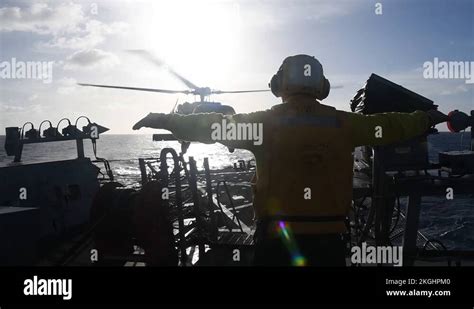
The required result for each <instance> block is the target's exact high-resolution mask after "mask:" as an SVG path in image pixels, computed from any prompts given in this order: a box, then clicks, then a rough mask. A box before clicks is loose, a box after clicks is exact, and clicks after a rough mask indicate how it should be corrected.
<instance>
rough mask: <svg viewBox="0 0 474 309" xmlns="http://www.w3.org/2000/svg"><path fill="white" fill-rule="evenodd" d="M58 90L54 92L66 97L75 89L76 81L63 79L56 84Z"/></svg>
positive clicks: (67, 78)
mask: <svg viewBox="0 0 474 309" xmlns="http://www.w3.org/2000/svg"><path fill="white" fill-rule="evenodd" d="M56 83H57V84H58V88H57V90H56V92H57V93H58V94H62V95H68V94H71V93H72V92H74V90H75V89H76V88H77V81H76V80H75V79H74V78H69V77H64V78H61V79H60V80H58V81H57V82H56Z"/></svg>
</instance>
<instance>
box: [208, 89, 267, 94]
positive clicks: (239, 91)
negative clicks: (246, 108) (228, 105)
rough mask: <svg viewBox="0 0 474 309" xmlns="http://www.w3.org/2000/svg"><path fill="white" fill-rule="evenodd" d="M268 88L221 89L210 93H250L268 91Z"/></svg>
mask: <svg viewBox="0 0 474 309" xmlns="http://www.w3.org/2000/svg"><path fill="white" fill-rule="evenodd" d="M268 91H270V90H269V89H268V90H236V91H222V90H212V91H211V94H223V93H250V92H268Z"/></svg>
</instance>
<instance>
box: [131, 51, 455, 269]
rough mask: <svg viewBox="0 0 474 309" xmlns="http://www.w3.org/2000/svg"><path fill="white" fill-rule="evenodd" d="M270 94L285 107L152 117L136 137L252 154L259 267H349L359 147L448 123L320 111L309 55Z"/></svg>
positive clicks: (290, 64) (316, 68)
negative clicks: (149, 131)
mask: <svg viewBox="0 0 474 309" xmlns="http://www.w3.org/2000/svg"><path fill="white" fill-rule="evenodd" d="M270 88H271V90H272V92H273V93H274V94H275V95H276V96H277V97H281V98H282V100H283V103H282V104H279V105H276V106H274V107H273V108H271V109H269V110H266V111H259V112H254V113H249V114H235V115H223V114H219V113H203V114H191V115H179V114H154V113H150V114H149V115H148V116H146V117H145V118H143V119H142V120H140V121H139V122H138V123H137V124H135V126H134V127H133V129H134V130H137V129H140V128H141V127H150V128H159V129H166V130H169V131H171V132H173V134H174V135H175V137H176V138H178V139H181V140H185V141H190V142H192V141H197V142H202V143H215V142H219V143H222V144H224V145H225V146H227V147H231V148H241V149H247V150H250V151H251V152H252V153H253V154H254V156H255V160H256V165H257V171H256V184H255V196H254V208H255V213H256V216H257V219H258V221H257V232H256V233H257V237H256V253H255V263H256V264H257V265H313V266H344V265H345V243H344V241H343V240H342V238H341V235H342V233H344V232H345V224H344V219H345V217H346V216H347V214H348V212H349V209H350V206H351V201H352V177H353V151H354V147H356V146H362V145H387V144H391V143H394V142H399V141H403V140H407V139H410V138H413V137H415V136H418V135H421V134H423V133H425V132H426V131H427V130H428V129H429V128H430V127H431V126H433V125H435V124H437V123H441V122H444V121H446V120H447V116H446V115H444V114H442V113H441V112H438V111H435V110H433V111H430V112H423V111H416V112H413V113H381V114H373V115H362V114H356V113H350V112H345V111H339V110H336V109H335V108H334V107H331V106H326V105H323V104H321V103H320V102H319V101H320V100H323V99H324V98H326V97H327V96H328V94H329V89H330V85H329V81H328V80H327V79H326V78H325V77H324V74H323V68H322V66H321V64H320V63H319V61H318V60H316V59H315V58H314V57H311V56H307V55H296V56H292V57H288V58H286V59H285V60H284V62H283V64H282V65H281V67H280V69H279V71H278V72H277V73H276V74H275V75H274V76H273V78H272V80H271V82H270ZM222 125H225V126H227V129H235V128H237V131H238V130H239V128H240V129H242V128H246V129H249V128H253V129H254V130H258V129H259V128H260V129H261V131H263V132H259V133H260V136H259V139H258V140H256V139H255V136H257V135H256V134H253V135H251V134H241V135H240V136H239V135H238V134H233V135H230V136H225V134H218V133H219V132H218V130H217V128H219V130H220V129H222V128H221V127H220V126H222ZM238 125H241V126H240V127H239V126H238ZM377 131H378V132H379V133H381V134H376V133H377ZM241 133H243V131H242V132H241ZM254 133H255V132H254ZM243 135H245V138H243V137H244V136H243ZM229 137H230V138H229ZM232 137H233V138H232ZM239 137H240V139H239ZM224 138H225V140H224Z"/></svg>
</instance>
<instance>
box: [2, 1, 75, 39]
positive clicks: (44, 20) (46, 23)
mask: <svg viewBox="0 0 474 309" xmlns="http://www.w3.org/2000/svg"><path fill="white" fill-rule="evenodd" d="M83 20H84V14H83V11H82V8H81V6H80V5H78V4H74V3H62V4H59V5H57V6H55V7H50V6H49V5H48V4H46V3H33V4H31V5H30V6H29V7H25V8H20V7H3V8H0V31H4V32H11V31H27V32H34V33H38V34H57V33H59V32H74V31H76V30H77V26H78V24H79V23H81V22H82V21H83Z"/></svg>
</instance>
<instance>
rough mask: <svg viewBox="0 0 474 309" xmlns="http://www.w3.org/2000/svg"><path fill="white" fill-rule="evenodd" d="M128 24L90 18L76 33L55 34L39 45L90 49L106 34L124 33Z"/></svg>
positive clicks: (102, 39) (101, 40) (103, 38)
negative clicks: (104, 21) (107, 22)
mask: <svg viewBox="0 0 474 309" xmlns="http://www.w3.org/2000/svg"><path fill="white" fill-rule="evenodd" d="M126 31H127V24H125V23H122V22H116V23H112V24H110V25H107V24H104V23H102V22H100V21H98V20H89V21H88V22H86V23H85V24H84V27H83V29H79V30H78V31H77V32H76V33H74V35H63V36H55V37H53V38H52V39H51V40H50V41H48V42H43V43H41V44H39V45H38V47H39V48H62V49H88V48H93V47H94V46H97V45H98V44H100V43H102V42H104V41H105V38H106V36H108V35H112V34H116V33H124V32H126Z"/></svg>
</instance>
